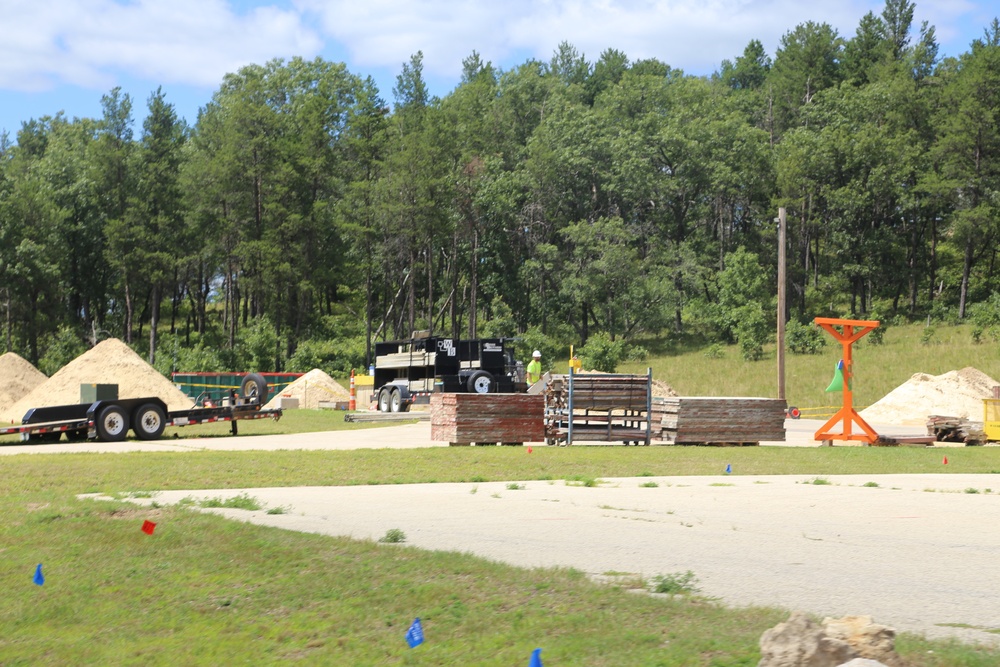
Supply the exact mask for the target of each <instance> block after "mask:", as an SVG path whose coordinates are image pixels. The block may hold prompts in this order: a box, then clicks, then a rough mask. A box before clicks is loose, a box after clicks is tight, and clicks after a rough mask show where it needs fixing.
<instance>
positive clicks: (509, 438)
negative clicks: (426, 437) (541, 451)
mask: <svg viewBox="0 0 1000 667" xmlns="http://www.w3.org/2000/svg"><path fill="white" fill-rule="evenodd" d="M544 412H545V400H544V398H543V397H541V396H531V395H528V394H444V393H439V394H433V395H431V440H435V441H439V442H447V443H449V444H451V445H452V446H456V445H472V444H480V445H482V444H491V445H495V444H497V443H499V444H504V445H521V444H524V443H525V442H541V441H542V440H544V438H545V423H544Z"/></svg>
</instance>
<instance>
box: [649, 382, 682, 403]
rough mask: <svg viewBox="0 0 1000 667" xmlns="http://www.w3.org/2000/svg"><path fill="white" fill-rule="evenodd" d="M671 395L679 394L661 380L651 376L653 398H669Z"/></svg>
mask: <svg viewBox="0 0 1000 667" xmlns="http://www.w3.org/2000/svg"><path fill="white" fill-rule="evenodd" d="M671 396H679V394H678V393H677V392H676V391H674V388H673V387H671V386H670V385H669V384H667V383H666V382H664V381H663V380H657V379H656V378H653V397H654V398H670V397H671Z"/></svg>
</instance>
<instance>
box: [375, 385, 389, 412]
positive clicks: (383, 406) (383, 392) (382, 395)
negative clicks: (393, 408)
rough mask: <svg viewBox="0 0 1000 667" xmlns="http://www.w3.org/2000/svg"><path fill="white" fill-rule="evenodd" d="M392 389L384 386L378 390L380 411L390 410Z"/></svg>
mask: <svg viewBox="0 0 1000 667" xmlns="http://www.w3.org/2000/svg"><path fill="white" fill-rule="evenodd" d="M391 391H392V390H391V389H389V388H387V387H383V388H382V389H379V392H378V411H379V412H389V396H390V393H391Z"/></svg>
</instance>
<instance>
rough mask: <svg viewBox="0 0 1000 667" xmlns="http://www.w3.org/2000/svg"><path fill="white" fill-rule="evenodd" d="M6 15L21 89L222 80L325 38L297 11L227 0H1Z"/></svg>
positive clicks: (1, 75) (7, 56)
mask: <svg viewBox="0 0 1000 667" xmlns="http://www.w3.org/2000/svg"><path fill="white" fill-rule="evenodd" d="M11 4H13V6H10V7H8V6H6V5H11ZM0 15H2V16H3V17H4V33H5V34H4V39H3V40H2V41H0V88H7V89H12V90H21V91H41V90H47V89H50V88H52V87H54V86H58V85H60V84H64V83H70V84H74V85H77V86H82V87H88V88H95V89H102V88H107V87H108V86H110V85H113V84H114V82H115V80H116V77H117V75H119V74H120V73H127V74H129V75H131V76H136V77H140V78H148V79H151V80H154V81H156V82H159V83H184V84H191V85H199V86H205V87H213V86H216V85H218V83H219V81H220V80H221V79H222V76H223V75H224V74H225V73H226V72H232V71H235V70H236V69H238V68H239V67H241V66H243V65H246V64H248V63H251V62H264V61H267V60H270V59H271V58H274V57H291V56H294V55H302V56H306V57H309V56H312V55H315V54H317V53H319V52H320V50H321V49H322V46H323V44H322V41H321V40H320V38H319V36H318V35H317V34H316V32H315V31H314V30H313V29H311V28H309V27H307V26H305V25H304V24H303V22H302V18H301V16H300V14H299V13H298V12H295V11H290V10H282V9H278V8H274V7H264V8H258V9H254V10H251V11H249V12H246V13H242V14H238V13H236V12H234V11H233V9H232V8H231V6H230V5H229V3H228V2H226V1H225V0H173V1H170V2H167V1H160V0H138V1H137V2H130V3H127V4H123V3H121V2H116V1H115V0H48V1H44V0H43V1H41V2H37V1H36V2H23V1H16V2H14V3H11V2H10V0H0Z"/></svg>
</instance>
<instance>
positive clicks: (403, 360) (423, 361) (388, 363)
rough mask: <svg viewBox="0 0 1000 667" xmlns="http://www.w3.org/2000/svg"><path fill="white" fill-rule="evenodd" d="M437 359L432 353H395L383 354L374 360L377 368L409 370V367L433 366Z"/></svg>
mask: <svg viewBox="0 0 1000 667" xmlns="http://www.w3.org/2000/svg"><path fill="white" fill-rule="evenodd" d="M435 359H437V354H436V353H434V352H396V353H394V354H384V355H382V356H380V357H378V358H376V359H375V365H376V367H377V368H410V367H411V366H433V365H434V361H435Z"/></svg>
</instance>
